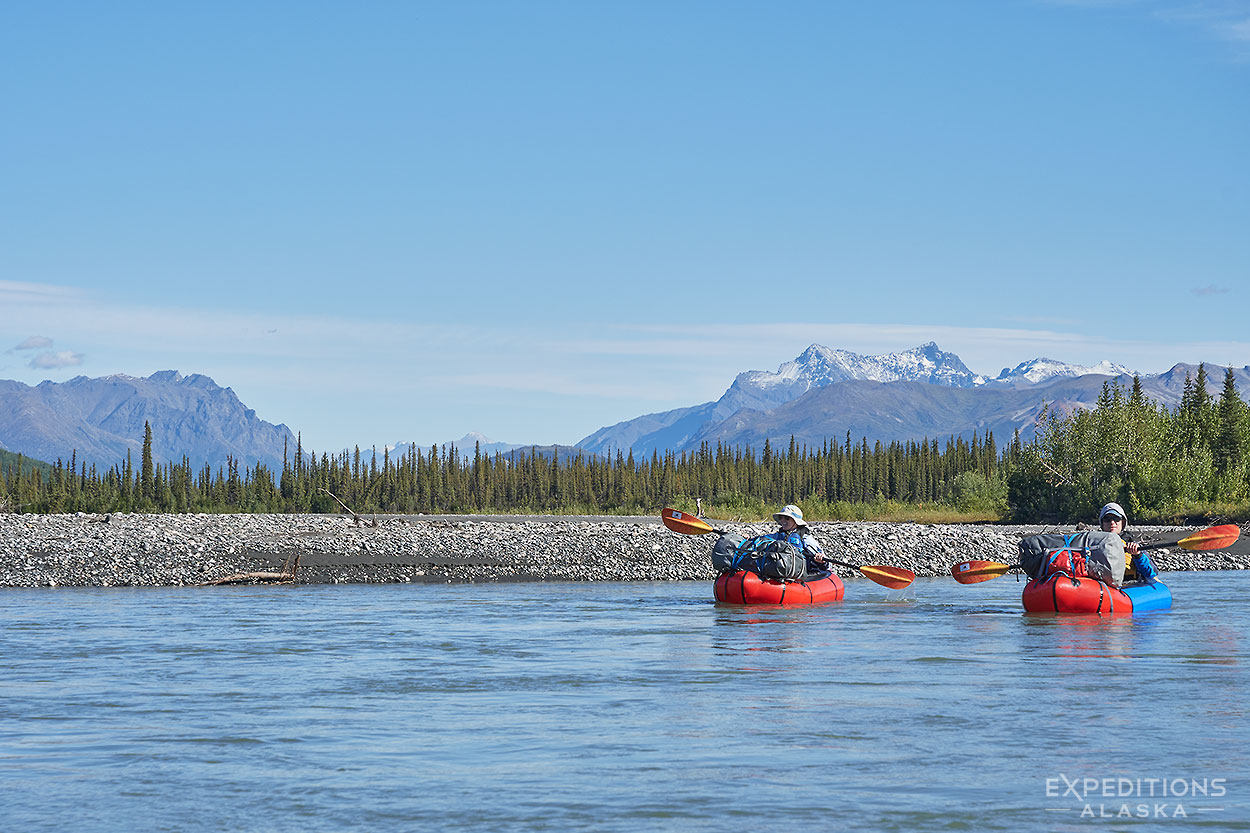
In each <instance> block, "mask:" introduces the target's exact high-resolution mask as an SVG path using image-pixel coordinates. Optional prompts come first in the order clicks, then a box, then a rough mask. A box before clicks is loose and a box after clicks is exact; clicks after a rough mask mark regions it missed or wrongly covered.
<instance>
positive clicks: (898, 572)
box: [859, 564, 916, 590]
mask: <svg viewBox="0 0 1250 833" xmlns="http://www.w3.org/2000/svg"><path fill="white" fill-rule="evenodd" d="M859 572H860V573H861V574H862V575H863V576H864V578H867V579H872V580H873V581H875V582H876V583H877V584H880V585H881V586H882V587H888V588H890V589H891V590H902V589H903V588H904V587H906V586H907V585H909V584H911V583H912V582H913V581H915V580H916V574H915V573H913V572H912V571H911V570H904V569H903V568H902V567H885V566H882V565H880V564H866V565H864V566H863V567H860V568H859Z"/></svg>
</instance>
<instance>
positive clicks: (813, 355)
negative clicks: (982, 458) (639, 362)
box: [577, 342, 1250, 456]
mask: <svg viewBox="0 0 1250 833" xmlns="http://www.w3.org/2000/svg"><path fill="white" fill-rule="evenodd" d="M1186 373H1189V374H1190V375H1191V376H1194V377H1196V376H1197V366H1196V365H1184V364H1178V365H1176V366H1175V367H1173V368H1172V369H1171V370H1169V371H1167V372H1166V373H1161V374H1157V375H1142V376H1140V377H1139V378H1140V379H1141V382H1142V388H1143V391H1144V392H1145V393H1146V395H1147V396H1149V397H1150V398H1151V399H1154V400H1155V401H1157V402H1160V403H1163V404H1165V405H1169V406H1171V405H1175V404H1176V403H1177V402H1179V401H1180V394H1181V391H1182V390H1183V388H1184V382H1185V375H1186ZM1223 374H1224V368H1222V367H1215V366H1208V375H1209V377H1210V383H1209V384H1210V389H1211V391H1212V393H1215V394H1218V392H1219V390H1220V387H1221V385H1222V383H1223ZM1235 374H1236V375H1237V379H1238V386H1239V390H1244V389H1245V386H1246V384H1247V383H1248V382H1250V368H1242V369H1241V370H1236V371H1235ZM1132 376H1133V372H1132V371H1130V370H1129V369H1128V368H1125V367H1123V366H1122V365H1113V364H1110V363H1108V362H1101V363H1100V364H1098V365H1094V366H1092V367H1086V366H1081V365H1073V364H1067V363H1064V362H1058V361H1055V360H1053V359H1046V358H1037V359H1031V360H1029V361H1027V362H1022V363H1021V364H1019V365H1016V367H1015V368H1011V369H1008V368H1004V369H1003V371H1002V372H1001V373H1000V374H999V375H998V376H997V377H995V378H993V379H990V378H988V377H986V376H982V375H979V374H976V373H973V372H972V371H971V370H969V369H968V368H967V367H966V366H965V365H964V363H963V362H962V361H961V360H960V359H959V357H958V356H956V355H955V354H954V353H946V352H944V351H942V350H941V349H940V348H939V347H938V346H937V345H936V344H934V343H933V342H930V343H928V344H923V345H921V346H919V347H916V348H914V349H912V350H907V351H905V352H901V353H890V354H887V355H883V356H861V355H859V354H856V353H851V352H849V351H846V350H830V349H829V348H827V347H822V346H821V345H819V344H813V345H812V346H810V347H808V348H807V349H806V350H804V351H803V353H802V354H801V355H799V356H798V358H796V359H795V360H794V361H790V362H786V363H784V364H782V365H781V366H780V367H779V368H777V371H776V372H775V373H770V372H768V371H762V370H752V371H747V372H745V373H740V374H738V376H737V378H735V379H734V381H733V384H731V385H730V386H729V389H728V390H726V391H725V393H724V394H723V395H722V396H721V397H720V398H719V399H717V400H716V401H714V402H705V403H703V404H702V405H694V406H691V407H688V408H678V409H675V410H672V411H664V412H661V413H655V414H646V415H644V416H640V417H636V418H635V419H631V420H627V421H625V422H620V423H617V424H616V425H611V426H607V427H605V428H600V429H599V430H598V431H596V432H594V433H593V434H591V435H590V436H588V437H585V438H584V439H582V440H581V442H579V443H577V445H578V446H580V447H581V448H584V449H586V450H588V451H592V452H596V453H600V454H609V453H613V451H614V450H615V449H622V450H632V451H633V452H634V454H635V456H637V455H639V454H650V453H651V452H653V451H662V450H665V449H672V450H674V451H686V450H691V449H696V448H698V447H699V445H700V444H701V443H703V442H708V443H710V444H711V445H715V444H716V443H717V442H724V443H726V444H728V445H729V446H731V447H733V446H752V447H758V446H762V445H763V443H764V440H765V439H767V440H768V441H769V442H770V443H772V444H774V445H775V444H776V443H779V442H782V443H788V442H789V439H790V437H791V436H793V437H794V438H795V440H796V441H798V442H800V443H806V444H808V445H809V446H811V445H820V444H821V443H823V442H824V441H825V440H826V439H832V440H844V439H845V436H846V434H847V432H848V431H849V432H850V434H851V437H852V439H853V440H858V439H859V438H860V437H867V438H868V439H869V440H870V441H876V440H882V441H885V442H890V441H893V440H909V439H922V438H925V437H932V438H939V437H942V438H944V437H948V436H951V435H956V436H961V435H962V436H967V437H970V436H971V435H972V434H973V432H976V433H978V434H980V435H982V436H984V435H985V433H986V432H987V431H993V432H994V435H995V437H996V439H997V440H998V442H999V444H1000V445H1001V444H1002V443H1003V442H1006V441H1007V440H1009V439H1010V438H1011V436H1012V435H1013V434H1014V433H1015V431H1017V430H1019V431H1020V435H1021V437H1022V438H1024V439H1029V438H1031V437H1032V436H1033V434H1034V431H1035V428H1036V422H1037V417H1038V415H1039V414H1040V413H1041V411H1042V408H1043V407H1044V406H1045V405H1047V404H1049V405H1050V406H1052V407H1053V408H1056V409H1058V410H1061V411H1068V410H1071V409H1073V408H1089V407H1092V406H1093V405H1094V404H1095V403H1096V402H1097V400H1098V395H1099V393H1101V391H1102V386H1103V383H1104V382H1106V381H1108V379H1118V380H1119V381H1120V382H1122V383H1123V384H1125V385H1129V384H1131V382H1132Z"/></svg>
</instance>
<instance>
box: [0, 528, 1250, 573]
mask: <svg viewBox="0 0 1250 833" xmlns="http://www.w3.org/2000/svg"><path fill="white" fill-rule="evenodd" d="M721 526H725V527H727V528H729V529H732V530H733V531H735V532H737V533H738V534H740V535H743V536H750V535H757V534H761V533H764V532H770V531H772V529H773V526H772V525H771V524H753V525H752V524H728V523H726V524H721ZM1072 528H1073V527H1070V526H1069V527H1065V528H1063V529H1065V530H1071V529H1072ZM1179 529H1180V528H1177V527H1168V528H1159V527H1155V528H1138V529H1137V530H1136V531H1137V532H1138V534H1139V535H1145V534H1150V533H1153V532H1175V531H1177V530H1179ZM1186 529H1189V528H1186ZM1058 530H1059V528H1057V527H1041V526H1028V527H1021V526H1014V527H1009V526H971V525H924V524H883V523H816V524H812V531H813V532H814V533H815V535H816V537H817V538H818V539H819V540H820V541H821V543H822V544H823V545H824V547H825V549H826V551H827V552H829V553H830V554H831V555H832V556H833V557H835V558H838V559H840V560H844V561H848V562H851V563H855V564H889V565H892V566H898V567H907V568H909V569H912V570H914V571H915V572H916V573H917V574H918V575H922V576H925V575H947V574H949V571H950V565H951V564H952V563H954V562H957V561H962V560H965V559H970V558H984V559H990V560H997V561H1007V562H1009V563H1014V560H1015V559H1014V555H1015V553H1016V542H1017V541H1018V540H1019V539H1020V537H1021V536H1022V535H1027V534H1031V533H1034V532H1040V531H1058ZM713 537H714V536H711V535H708V536H704V537H691V536H684V535H679V534H677V533H674V532H670V531H669V530H668V529H666V528H665V527H664V526H663V525H661V524H660V522H659V520H658V518H578V517H574V518H553V517H526V518H521V517H507V516H490V517H467V516H443V517H431V516H404V517H389V518H379V519H378V520H377V526H359V525H356V524H354V523H353V521H352V519H351V518H350V517H349V516H345V515H128V514H118V515H104V516H100V515H82V514H79V515H0V587H62V586H73V587H125V586H179V585H198V584H206V583H209V582H214V581H219V580H221V579H225V578H228V577H230V576H232V575H237V574H241V573H254V572H270V573H272V572H277V571H280V570H281V568H282V564H283V562H284V561H288V562H289V561H293V560H294V557H295V556H297V555H298V557H299V568H298V570H297V572H296V579H297V581H299V582H301V583H318V584H333V583H362V582H374V583H377V582H464V581H552V580H554V581H640V580H649V581H653V580H683V579H707V580H711V579H713V578H714V577H715V573H714V572H713V571H712V567H711V562H710V560H709V557H708V553H709V551H710V549H711V545H712V543H713ZM1239 545H1241V542H1239ZM1235 550H1236V548H1234V549H1233V550H1226V551H1222V552H1211V553H1192V552H1185V551H1180V550H1175V551H1172V552H1167V551H1160V552H1157V553H1155V554H1154V558H1155V563H1156V564H1157V565H1158V566H1159V568H1160V569H1163V570H1195V569H1197V570H1227V569H1245V568H1247V567H1250V554H1246V553H1245V552H1241V553H1239V552H1236V551H1235ZM839 573H841V574H842V575H843V576H845V577H858V576H859V574H858V573H857V572H855V571H853V570H847V569H844V568H840V569H839Z"/></svg>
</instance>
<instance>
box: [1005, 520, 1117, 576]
mask: <svg viewBox="0 0 1250 833" xmlns="http://www.w3.org/2000/svg"><path fill="white" fill-rule="evenodd" d="M1020 566H1021V567H1023V568H1024V571H1025V572H1026V573H1028V575H1029V578H1035V579H1046V578H1049V577H1050V576H1053V575H1066V576H1068V577H1069V578H1081V577H1084V576H1088V577H1090V578H1096V579H1098V580H1099V581H1101V582H1103V583H1105V584H1111V585H1116V586H1118V585H1119V584H1120V583H1121V582H1123V581H1124V567H1125V560H1124V540H1123V539H1122V538H1120V536H1119V535H1116V534H1115V533H1114V532H1103V531H1102V530H1098V529H1094V530H1089V531H1088V532H1070V533H1068V534H1066V535H1065V534H1063V533H1048V534H1044V535H1030V536H1028V537H1027V538H1022V539H1020Z"/></svg>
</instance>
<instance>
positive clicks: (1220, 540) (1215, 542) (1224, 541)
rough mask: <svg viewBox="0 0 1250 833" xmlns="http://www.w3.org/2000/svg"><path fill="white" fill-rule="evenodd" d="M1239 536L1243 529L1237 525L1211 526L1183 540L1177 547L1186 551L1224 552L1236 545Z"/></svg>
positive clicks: (1177, 543) (1178, 542)
mask: <svg viewBox="0 0 1250 833" xmlns="http://www.w3.org/2000/svg"><path fill="white" fill-rule="evenodd" d="M1239 535H1241V528H1240V527H1239V526H1237V524H1221V525H1220V526H1209V527H1207V528H1206V529H1203V530H1200V531H1198V532H1195V533H1194V534H1193V535H1190V536H1189V537H1188V538H1182V539H1181V540H1179V541H1177V542H1176V545H1177V546H1178V547H1180V548H1181V549H1186V550H1222V549H1224V548H1225V547H1230V546H1232V545H1233V544H1234V543H1236V542H1237V537H1238V536H1239Z"/></svg>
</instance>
